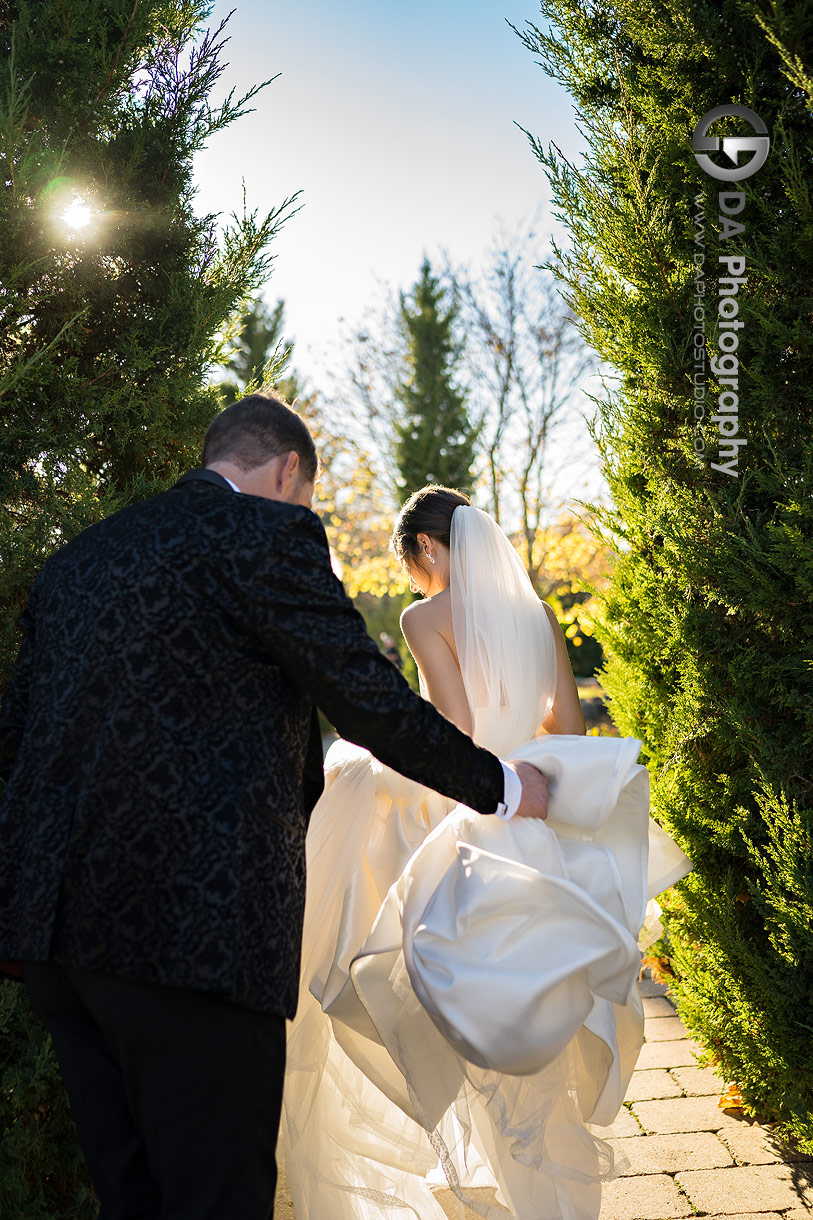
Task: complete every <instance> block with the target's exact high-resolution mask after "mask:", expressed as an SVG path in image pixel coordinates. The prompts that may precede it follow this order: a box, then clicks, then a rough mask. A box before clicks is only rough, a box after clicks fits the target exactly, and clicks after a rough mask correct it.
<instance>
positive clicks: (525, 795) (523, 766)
mask: <svg viewBox="0 0 813 1220" xmlns="http://www.w3.org/2000/svg"><path fill="white" fill-rule="evenodd" d="M507 766H509V767H511V769H512V770H514V771H516V773H517V775H518V776H519V778H520V780H521V781H522V799H521V800H520V802H519V806H518V808H517V812H516V813H515V815H514V816H515V817H518V818H546V817H547V816H548V778H547V776H546V775H543V774H542V772H541V771H538V770H537V768H536V767H534V766H532V764H531V763H527V762H515V763H508V764H507Z"/></svg>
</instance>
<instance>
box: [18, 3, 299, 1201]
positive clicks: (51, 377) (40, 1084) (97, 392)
mask: <svg viewBox="0 0 813 1220" xmlns="http://www.w3.org/2000/svg"><path fill="white" fill-rule="evenodd" d="M212 7H213V5H212V4H211V3H210V2H209V0H135V2H134V0H0V162H2V172H1V173H0V181H1V182H2V187H0V284H1V285H2V288H0V311H2V323H3V325H2V331H1V332H0V413H1V414H2V430H0V503H2V512H0V560H1V561H2V562H1V563H0V685H2V683H3V681H4V680H5V679H6V677H7V674H8V672H9V670H10V668H11V664H12V662H13V659H14V656H15V655H16V651H17V647H18V635H17V629H16V621H17V617H18V615H19V612H20V610H21V609H22V606H23V604H24V602H25V600H26V598H27V594H28V589H29V586H30V584H31V581H32V580H33V578H34V575H35V573H36V571H37V569H38V568H39V566H40V565H41V563H42V562H43V560H44V559H45V558H46V556H47V555H48V554H49V553H50V552H51V551H52V550H53V549H54V548H56V547H58V546H60V545H62V544H63V543H64V542H66V541H67V540H68V539H70V538H71V537H72V536H73V535H75V534H76V533H77V532H78V531H80V530H81V529H82V528H84V527H85V526H86V525H88V524H90V523H91V522H93V521H95V520H97V519H99V518H101V517H103V516H105V515H106V514H108V513H111V512H113V511H115V510H116V509H118V508H120V507H122V506H123V505H125V504H127V503H130V502H132V501H134V500H137V499H140V498H143V497H145V496H148V495H151V494H154V493H155V492H158V491H160V490H163V489H164V488H166V487H168V486H170V485H171V484H172V483H173V482H174V481H175V480H176V479H177V478H178V476H179V475H180V474H181V473H182V472H183V470H184V469H188V468H189V467H191V466H194V465H195V464H196V463H197V460H198V457H199V453H200V446H201V442H202V439H203V434H204V432H205V429H206V427H207V425H208V424H209V422H210V421H211V419H212V417H213V416H214V414H215V413H216V411H217V410H218V408H219V401H218V396H217V392H216V390H215V389H214V388H213V387H211V386H210V385H209V384H208V380H207V377H208V373H209V370H210V368H211V367H212V366H213V365H216V364H217V363H218V362H219V360H220V358H221V351H220V348H221V346H222V344H221V342H220V341H219V340H218V338H217V336H218V335H219V334H222V333H223V332H224V329H226V328H227V327H228V323H229V319H230V316H231V315H232V314H233V312H234V310H235V309H236V308H237V307H238V306H239V304H240V302H242V301H244V300H246V299H247V297H248V296H249V295H250V293H251V292H253V291H256V290H257V288H259V286H260V284H261V283H263V282H264V280H265V279H266V277H267V272H268V268H269V263H270V256H269V254H268V252H267V249H268V245H269V242H270V241H271V239H272V238H273V236H274V235H275V233H276V232H277V230H278V228H279V226H280V224H281V223H282V222H283V220H284V219H285V217H286V216H288V215H290V212H291V208H290V203H291V201H290V200H288V201H285V202H283V204H282V205H281V206H280V207H279V208H278V209H277V210H276V211H274V212H272V213H271V214H270V215H268V216H265V217H264V218H263V217H259V216H258V215H257V213H250V214H245V210H244V214H243V216H242V217H241V218H239V219H238V218H235V219H234V221H233V223H232V224H231V225H229V226H227V227H226V229H225V231H224V233H223V235H222V238H221V239H220V240H218V237H217V230H216V218H215V217H213V216H197V215H196V214H195V212H194V209H193V195H194V187H193V182H192V161H193V157H194V155H195V153H197V152H198V151H199V150H200V149H201V148H202V147H203V146H204V144H205V143H206V141H207V139H208V137H209V136H210V135H212V134H213V133H214V132H217V131H220V130H222V129H223V128H225V127H227V126H228V124H229V123H231V122H232V121H234V120H235V119H236V118H238V117H239V116H240V115H241V114H242V113H244V112H245V110H246V107H247V105H248V103H249V102H250V100H251V98H252V97H253V96H254V95H255V94H256V93H257V91H258V89H259V88H261V87H262V86H261V85H260V86H257V87H255V88H252V89H249V91H248V92H247V93H246V94H245V96H243V97H241V98H236V97H235V96H234V94H233V93H232V94H229V96H228V97H227V98H226V100H225V102H224V103H223V104H222V105H221V106H219V107H213V106H211V105H210V102H209V95H210V93H211V90H212V88H213V87H214V86H215V84H216V82H217V80H218V78H219V76H220V74H221V72H222V71H223V68H224V66H225V65H224V64H223V62H222V60H221V52H222V48H223V45H224V41H225V39H224V37H223V25H221V26H220V27H219V28H218V29H216V30H214V31H211V32H207V31H205V30H204V29H203V22H204V21H205V19H206V17H207V16H208V14H209V12H210V10H211V8H212ZM0 1079H2V1089H0V1132H2V1140H0V1148H1V1149H2V1151H0V1200H2V1205H0V1210H2V1214H3V1216H4V1217H9V1220H11V1218H12V1217H19V1218H20V1220H23V1218H25V1220H51V1218H54V1220H55V1218H56V1217H60V1218H66V1217H72V1218H73V1220H91V1217H93V1216H95V1215H96V1214H97V1207H96V1204H95V1202H94V1199H93V1196H92V1192H91V1191H90V1189H89V1184H88V1180H87V1175H86V1172H85V1170H84V1165H83V1161H82V1156H81V1152H80V1151H79V1147H78V1143H77V1140H76V1134H75V1128H74V1127H73V1123H72V1120H71V1117H70V1113H69V1110H68V1107H67V1102H66V1099H65V1094H64V1090H63V1087H62V1083H61V1079H60V1077H59V1075H58V1072H57V1069H56V1063H55V1060H54V1055H53V1050H52V1048H51V1045H50V1039H48V1038H47V1036H46V1035H45V1032H44V1030H43V1029H42V1027H41V1026H40V1025H39V1023H38V1022H37V1021H36V1020H35V1019H34V1018H33V1016H32V1014H31V1011H30V1008H29V1005H28V1001H27V996H26V993H25V991H24V990H23V989H22V988H20V987H19V985H18V984H15V983H10V982H6V983H3V984H2V992H0Z"/></svg>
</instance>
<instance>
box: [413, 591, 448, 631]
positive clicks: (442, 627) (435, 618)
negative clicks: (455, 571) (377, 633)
mask: <svg viewBox="0 0 813 1220" xmlns="http://www.w3.org/2000/svg"><path fill="white" fill-rule="evenodd" d="M451 624H452V601H451V596H450V594H449V590H448V589H444V590H443V591H442V592H441V593H437V594H436V595H435V596H434V597H425V598H423V600H422V601H418V602H412V603H411V604H410V605H409V606H407V607H406V609H405V610H403V611H402V612H401V630H402V631H403V633H404V635H405V636H408V635H412V636H413V637H414V636H420V635H423V634H424V633H425V632H430V631H439V632H440V634H441V635H445V634H446V631H447V630H448V629H450V628H451Z"/></svg>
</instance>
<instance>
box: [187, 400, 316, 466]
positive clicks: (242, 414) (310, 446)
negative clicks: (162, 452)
mask: <svg viewBox="0 0 813 1220" xmlns="http://www.w3.org/2000/svg"><path fill="white" fill-rule="evenodd" d="M291 451H293V452H294V453H298V454H299V463H300V471H301V474H302V478H303V479H304V480H305V481H306V482H307V483H313V482H314V481H315V479H316V475H317V473H318V470H319V457H318V455H317V453H316V446H315V445H314V443H313V437H312V436H311V434H310V432H309V431H308V428H307V426H306V424H305V423H304V421H303V420H302V419H301V418H300V417H299V416H298V415H297V413H296V411H294V409H293V408H292V407H289V406H288V405H287V403H284V402H283V401H282V399H280V398H275V397H274V396H273V395H272V394H249V395H248V396H247V397H246V398H241V399H240V401H239V402H233V403H232V404H231V405H230V406H228V407H226V408H225V409H224V410H223V411H221V412H220V414H219V415H216V416H215V418H214V419H213V420H212V423H211V424H210V425H209V429H208V431H207V433H206V436H205V438H204V441H203V465H204V466H210V465H211V464H212V462H234V464H235V465H236V466H240V467H241V468H242V469H243V470H253V469H255V467H257V466H264V465H265V463H266V462H268V461H270V460H271V458H275V457H279V455H280V454H281V453H290V452H291Z"/></svg>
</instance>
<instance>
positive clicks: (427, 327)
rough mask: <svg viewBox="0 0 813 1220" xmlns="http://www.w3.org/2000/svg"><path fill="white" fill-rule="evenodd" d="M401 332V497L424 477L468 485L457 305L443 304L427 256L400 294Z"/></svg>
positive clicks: (468, 428) (469, 443)
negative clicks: (403, 343)
mask: <svg viewBox="0 0 813 1220" xmlns="http://www.w3.org/2000/svg"><path fill="white" fill-rule="evenodd" d="M400 306H401V308H400V312H401V324H402V326H403V329H404V332H405V334H406V336H407V371H406V376H405V378H404V380H403V382H402V383H401V384H400V385H399V386H398V387H397V388H396V391H395V398H396V403H397V409H398V416H397V419H396V422H395V445H394V453H395V464H396V468H397V474H396V485H397V491H398V494H399V496H400V497H401V498H403V496H404V494H405V493H406V494H409V493H411V492H413V491H417V489H418V488H419V487H423V486H424V485H425V484H426V483H442V484H444V485H445V486H447V487H456V488H458V489H460V490H461V491H470V490H471V481H472V466H473V465H474V458H475V447H476V438H477V428H476V427H474V426H472V424H471V422H470V420H469V417H468V414H467V411H466V396H465V393H464V392H463V390H462V389H461V388H460V386H459V385H458V384H457V382H456V376H455V374H456V371H457V365H458V361H459V358H460V354H461V348H460V345H459V343H458V341H457V338H456V336H455V333H454V325H455V320H456V318H457V308H456V306H455V305H454V303H452V304H449V305H447V304H446V293H445V291H444V289H443V286H442V285H441V283H440V280H439V278H438V277H437V276H434V275H433V274H432V268H431V265H430V263H429V260H428V259H426V258H425V259H424V261H423V264H422V265H421V272H420V277H419V279H418V281H417V283H416V284H415V286H414V288H413V289H412V293H411V295H410V296H409V297H407V296H405V295H404V294H403V293H402V294H401V296H400Z"/></svg>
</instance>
